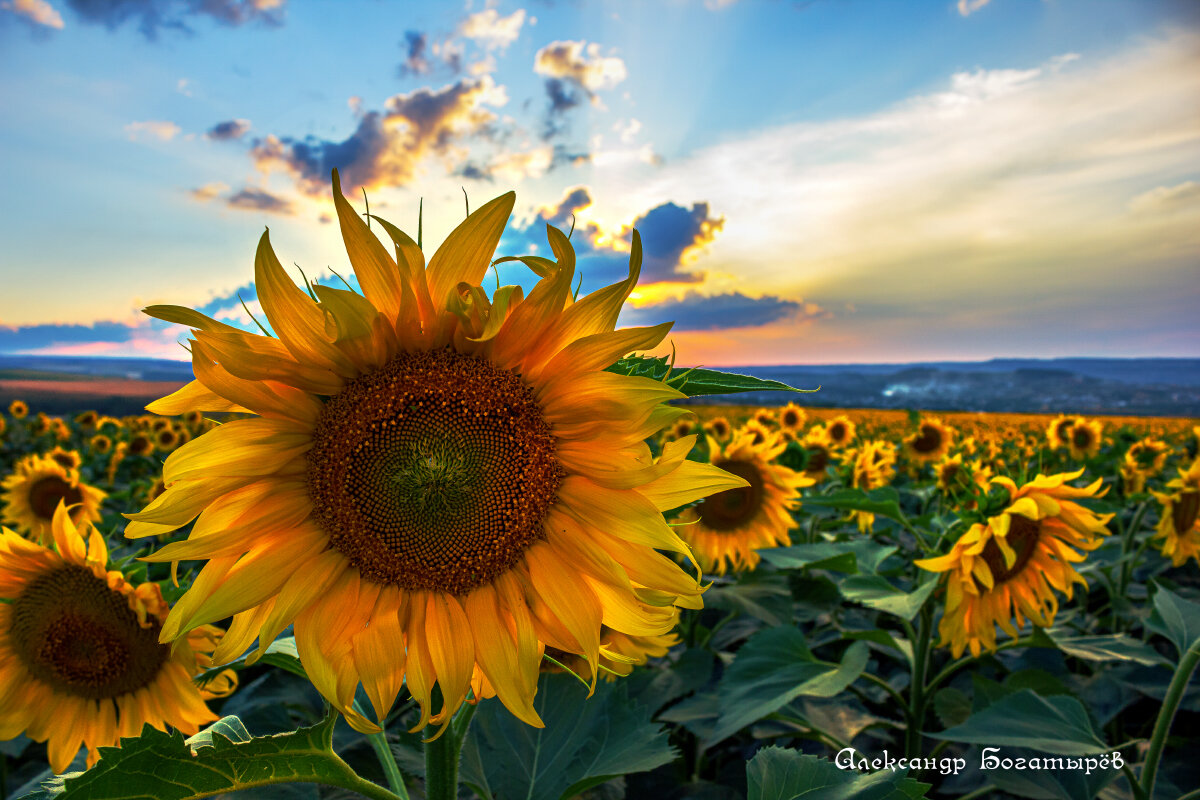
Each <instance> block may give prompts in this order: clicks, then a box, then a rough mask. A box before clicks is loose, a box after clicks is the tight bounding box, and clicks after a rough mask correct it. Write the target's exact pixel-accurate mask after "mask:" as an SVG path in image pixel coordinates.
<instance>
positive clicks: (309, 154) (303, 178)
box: [250, 75, 508, 195]
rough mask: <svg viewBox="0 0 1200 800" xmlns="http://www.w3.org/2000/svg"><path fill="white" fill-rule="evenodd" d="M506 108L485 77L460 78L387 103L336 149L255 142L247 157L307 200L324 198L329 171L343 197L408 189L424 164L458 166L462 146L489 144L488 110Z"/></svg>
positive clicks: (312, 142)
mask: <svg viewBox="0 0 1200 800" xmlns="http://www.w3.org/2000/svg"><path fill="white" fill-rule="evenodd" d="M507 101H508V98H507V96H506V95H505V93H504V89H503V88H502V87H499V86H497V85H496V84H495V83H494V82H493V81H492V79H491V77H490V76H488V75H484V76H482V77H479V78H465V79H462V80H459V81H457V82H455V83H453V84H450V85H448V86H445V87H443V88H442V89H439V90H436V91H435V90H431V89H427V88H424V89H418V90H416V91H414V92H410V93H408V94H397V95H394V96H392V97H390V98H388V100H387V102H386V103H385V106H384V110H383V111H368V112H365V113H363V114H362V115H361V118H360V119H359V123H358V127H357V128H356V129H355V131H354V132H353V133H352V134H350V136H349V137H347V138H346V139H344V140H342V141H340V142H338V141H328V140H323V139H318V138H315V137H308V138H305V139H302V140H296V139H290V138H279V137H276V136H274V135H270V136H267V137H265V138H262V139H256V140H255V141H254V143H253V147H252V148H251V151H250V152H251V157H252V158H253V159H254V161H255V164H256V165H257V166H258V168H259V169H260V170H262V171H263V172H266V173H270V172H272V171H274V170H277V169H278V170H283V171H284V172H287V173H289V174H291V175H292V176H293V177H294V178H295V179H296V181H297V184H298V186H299V187H300V189H301V190H302V191H304V192H305V193H307V194H311V195H321V194H324V192H325V191H326V190H327V184H328V181H329V175H330V172H331V171H332V170H333V168H334V167H337V168H338V169H339V170H340V172H341V176H342V182H343V185H345V186H346V187H347V188H348V189H349V188H351V187H357V186H365V187H367V188H368V189H370V188H374V187H377V186H405V185H407V184H409V183H411V182H412V180H413V179H414V178H415V177H416V176H417V173H418V170H419V168H420V166H421V165H422V164H423V162H425V161H426V160H428V159H431V158H440V159H442V160H443V161H444V162H446V163H447V164H448V165H451V164H453V163H455V162H456V161H457V162H459V163H461V161H462V160H463V157H464V152H463V148H462V143H463V142H465V141H467V140H471V139H480V138H484V139H486V138H487V137H488V136H489V126H490V125H491V124H492V123H493V122H494V121H495V120H496V115H495V113H494V112H492V111H491V110H489V109H488V108H486V107H485V106H488V105H492V106H502V105H504V104H505V103H506V102H507Z"/></svg>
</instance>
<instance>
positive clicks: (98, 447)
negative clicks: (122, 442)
mask: <svg viewBox="0 0 1200 800" xmlns="http://www.w3.org/2000/svg"><path fill="white" fill-rule="evenodd" d="M88 446H89V447H90V448H91V449H92V452H93V453H95V454H96V455H101V456H102V455H106V454H107V453H108V452H110V451H111V450H112V439H110V438H108V437H107V436H105V435H104V434H103V433H97V434H96V435H95V436H93V437H92V438H91V439H89V440H88Z"/></svg>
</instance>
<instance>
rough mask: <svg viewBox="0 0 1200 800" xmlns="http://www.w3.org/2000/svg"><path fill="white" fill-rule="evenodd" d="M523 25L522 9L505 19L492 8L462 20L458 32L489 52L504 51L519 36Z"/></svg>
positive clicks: (523, 10) (523, 15) (523, 13)
mask: <svg viewBox="0 0 1200 800" xmlns="http://www.w3.org/2000/svg"><path fill="white" fill-rule="evenodd" d="M524 24H525V9H523V8H518V9H517V10H516V11H514V12H513V13H511V14H509V15H508V16H507V17H502V16H500V12H498V11H496V9H494V8H486V9H484V10H483V11H480V12H478V13H476V14H472V15H471V16H469V17H467V18H466V19H465V20H463V21H462V23H461V24H460V25H459V26H458V32H459V34H460V35H461V36H464V37H465V38H467V39H472V40H474V41H475V42H478V43H479V44H480V45H482V46H483V47H485V48H487V49H489V50H504V49H505V48H506V47H508V46H509V45H510V44H512V43H513V42H515V41H516V40H517V37H518V36H520V35H521V26H522V25H524Z"/></svg>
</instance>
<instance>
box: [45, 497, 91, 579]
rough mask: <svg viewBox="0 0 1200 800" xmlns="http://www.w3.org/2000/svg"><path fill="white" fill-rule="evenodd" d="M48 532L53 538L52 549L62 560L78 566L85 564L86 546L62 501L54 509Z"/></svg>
mask: <svg viewBox="0 0 1200 800" xmlns="http://www.w3.org/2000/svg"><path fill="white" fill-rule="evenodd" d="M50 530H51V533H52V534H53V536H54V549H56V550H57V551H58V554H59V555H61V556H62V557H63V559H65V560H66V561H68V562H70V563H72V564H79V565H80V566H82V565H84V564H86V563H87V545H86V544H85V543H84V541H83V537H82V536H80V535H79V531H78V530H76V528H75V523H74V522H72V521H71V515H70V513H69V511H68V509H67V505H66V503H64V502H63V501H62V500H60V501H58V508H56V509H54V519H53V520H52V522H51V524H50Z"/></svg>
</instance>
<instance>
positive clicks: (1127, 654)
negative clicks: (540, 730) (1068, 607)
mask: <svg viewBox="0 0 1200 800" xmlns="http://www.w3.org/2000/svg"><path fill="white" fill-rule="evenodd" d="M1033 643H1034V645H1036V646H1038V647H1057V648H1058V649H1059V650H1062V651H1063V652H1064V653H1066V654H1067V655H1069V656H1074V657H1075V658H1082V659H1084V660H1085V661H1132V662H1135V663H1138V664H1145V665H1146V666H1148V667H1153V666H1157V665H1160V664H1162V665H1166V664H1168V661H1167V659H1165V658H1163V657H1162V656H1161V655H1159V653H1158V651H1157V650H1155V649H1154V648H1153V647H1151V646H1150V645H1148V644H1146V643H1145V642H1141V641H1138V640H1137V639H1134V638H1133V637H1132V636H1129V635H1127V634H1124V633H1115V634H1108V635H1105V636H1070V635H1068V634H1067V633H1066V632H1065V631H1061V630H1053V629H1052V630H1044V629H1042V628H1034V629H1033Z"/></svg>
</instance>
